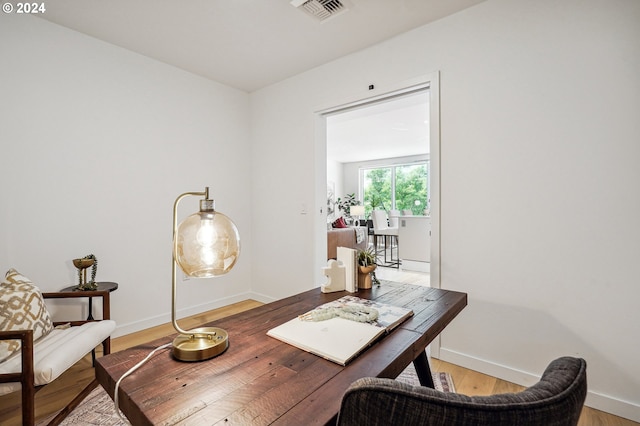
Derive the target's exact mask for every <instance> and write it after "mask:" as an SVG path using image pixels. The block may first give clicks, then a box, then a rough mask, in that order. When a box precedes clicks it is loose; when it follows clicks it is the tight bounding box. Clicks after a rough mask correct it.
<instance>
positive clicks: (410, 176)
mask: <svg viewBox="0 0 640 426" xmlns="http://www.w3.org/2000/svg"><path fill="white" fill-rule="evenodd" d="M361 182H362V188H361V193H362V194H363V201H364V206H365V215H366V217H371V211H372V210H374V209H380V210H386V211H389V210H401V211H402V210H410V211H411V214H414V215H422V214H424V210H425V209H428V208H429V163H428V162H424V163H418V164H410V165H398V166H391V167H379V168H371V169H362V181H361Z"/></svg>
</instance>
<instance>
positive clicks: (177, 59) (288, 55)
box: [36, 0, 483, 92]
mask: <svg viewBox="0 0 640 426" xmlns="http://www.w3.org/2000/svg"><path fill="white" fill-rule="evenodd" d="M343 1H344V3H345V5H346V6H347V7H348V8H349V10H348V11H346V12H344V13H341V14H339V15H336V16H333V17H331V18H329V19H328V20H325V21H323V22H320V21H318V20H317V19H316V18H313V17H311V16H309V15H307V14H306V13H305V12H303V11H302V10H301V9H297V8H295V7H294V6H292V5H291V4H290V0H188V1H179V0H178V1H176V0H54V1H50V2H47V3H46V8H47V10H46V12H45V13H43V14H39V15H36V16H40V17H41V18H44V19H47V20H49V21H51V22H55V23H57V24H60V25H63V26H65V27H68V28H71V29H74V30H76V31H79V32H81V33H85V34H88V35H90V36H93V37H96V38H98V39H101V40H104V41H106V42H108V43H111V44H115V45H117V46H121V47H123V48H125V49H128V50H131V51H134V52H137V53H140V54H142V55H145V56H148V57H151V58H154V59H157V60H159V61H162V62H165V63H167V64H171V65H174V66H176V67H178V68H182V69H184V70H187V71H190V72H192V73H194V74H197V75H201V76H203V77H206V78H209V79H212V80H215V81H218V82H220V83H224V84H226V85H229V86H232V87H235V88H238V89H241V90H244V91H247V92H252V91H254V90H257V89H260V88H262V87H265V86H268V85H270V84H273V83H276V82H278V81H281V80H284V79H286V78H288V77H291V76H293V75H296V74H299V73H301V72H303V71H306V70H309V69H311V68H314V67H316V66H319V65H322V64H324V63H327V62H329V61H332V60H334V59H337V58H339V57H342V56H345V55H347V54H349V53H352V52H355V51H358V50H361V49H363V48H365V47H368V46H372V45H374V44H376V43H379V42H381V41H383V40H386V39H388V38H391V37H393V36H395V35H398V34H401V33H403V32H406V31H409V30H411V29H413V28H416V27H419V26H421V25H424V24H426V23H428V22H432V21H435V20H437V19H440V18H443V17H445V16H447V15H450V14H453V13H456V12H458V11H460V10H462V9H465V8H467V7H470V6H473V5H475V4H477V3H480V2H481V1H483V0H343Z"/></svg>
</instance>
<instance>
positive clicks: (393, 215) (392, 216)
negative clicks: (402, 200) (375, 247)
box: [389, 210, 400, 228]
mask: <svg viewBox="0 0 640 426" xmlns="http://www.w3.org/2000/svg"><path fill="white" fill-rule="evenodd" d="M398 216H400V210H389V228H397V227H398Z"/></svg>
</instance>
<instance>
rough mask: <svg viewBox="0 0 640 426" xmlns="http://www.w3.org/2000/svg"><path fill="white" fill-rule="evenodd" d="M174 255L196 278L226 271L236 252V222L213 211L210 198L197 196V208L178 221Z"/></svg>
mask: <svg viewBox="0 0 640 426" xmlns="http://www.w3.org/2000/svg"><path fill="white" fill-rule="evenodd" d="M175 238H176V241H175V242H174V258H175V260H176V262H177V263H178V265H179V266H180V269H182V271H183V272H184V273H185V274H186V275H188V276H190V277H196V278H211V277H218V276H220V275H224V274H226V273H227V272H229V271H230V270H231V269H232V268H233V266H234V265H235V263H236V261H237V260H238V256H239V255H240V236H239V234H238V228H236V225H235V224H234V223H233V222H232V221H231V219H229V218H228V217H227V216H225V215H224V214H222V213H219V212H216V211H215V210H214V208H213V201H212V200H201V201H200V211H199V212H197V213H194V214H192V215H191V216H189V217H187V218H186V219H185V220H184V221H182V223H180V225H178V229H177V233H176V235H175Z"/></svg>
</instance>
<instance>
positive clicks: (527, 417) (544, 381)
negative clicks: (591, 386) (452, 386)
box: [338, 357, 587, 426]
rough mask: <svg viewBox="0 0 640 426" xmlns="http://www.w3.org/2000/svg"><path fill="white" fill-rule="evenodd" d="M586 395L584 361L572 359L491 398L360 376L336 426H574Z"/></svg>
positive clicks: (349, 391) (554, 363) (561, 360)
mask: <svg viewBox="0 0 640 426" xmlns="http://www.w3.org/2000/svg"><path fill="white" fill-rule="evenodd" d="M586 395H587V364H586V362H585V361H584V360H583V359H581V358H572V357H563V358H558V359H556V360H554V361H552V362H551V363H550V364H549V366H548V367H547V368H546V370H545V371H544V373H543V374H542V377H541V378H540V381H539V382H538V383H536V384H535V385H533V386H531V387H530V388H527V389H525V390H523V391H522V392H519V393H509V394H497V395H490V396H466V395H461V394H456V393H447V392H440V391H437V390H435V389H431V388H427V387H423V386H411V385H408V384H405V383H401V382H397V381H395V380H392V379H380V378H372V377H365V378H362V379H359V380H357V381H355V382H354V383H353V384H352V385H351V386H350V387H349V389H347V392H346V393H345V394H344V396H343V398H342V405H341V408H340V413H339V415H338V425H339V426H348V425H363V424H366V425H368V426H376V425H379V426H382V425H389V424H394V425H396V424H397V425H403V426H411V425H421V426H436V425H448V426H464V425H469V424H473V425H491V426H512V425H518V426H539V425H545V426H576V425H577V424H578V420H579V418H580V413H581V411H582V407H583V405H584V400H585V398H586ZM390 413H392V414H391V416H392V417H391V418H390V417H389V416H390Z"/></svg>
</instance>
